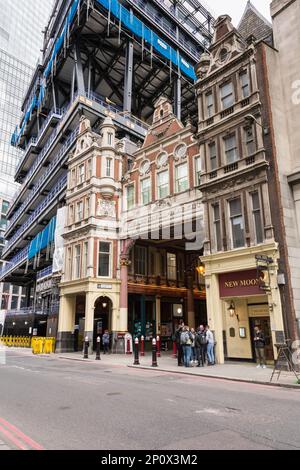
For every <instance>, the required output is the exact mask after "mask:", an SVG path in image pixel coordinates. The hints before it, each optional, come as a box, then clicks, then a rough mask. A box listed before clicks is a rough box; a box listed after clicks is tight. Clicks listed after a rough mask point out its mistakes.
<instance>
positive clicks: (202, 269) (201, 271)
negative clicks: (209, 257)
mask: <svg viewBox="0 0 300 470" xmlns="http://www.w3.org/2000/svg"><path fill="white" fill-rule="evenodd" d="M196 271H197V273H198V274H199V275H200V276H205V266H204V264H203V263H202V261H201V262H200V264H199V266H197V267H196Z"/></svg>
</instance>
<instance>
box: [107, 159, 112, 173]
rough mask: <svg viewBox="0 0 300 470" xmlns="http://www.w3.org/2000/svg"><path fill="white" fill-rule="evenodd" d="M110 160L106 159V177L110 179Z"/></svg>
mask: <svg viewBox="0 0 300 470" xmlns="http://www.w3.org/2000/svg"><path fill="white" fill-rule="evenodd" d="M112 161H113V160H112V158H107V159H106V176H107V177H111V176H112Z"/></svg>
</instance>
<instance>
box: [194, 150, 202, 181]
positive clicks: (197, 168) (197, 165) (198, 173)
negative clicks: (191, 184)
mask: <svg viewBox="0 0 300 470" xmlns="http://www.w3.org/2000/svg"><path fill="white" fill-rule="evenodd" d="M201 171H202V164H201V157H197V158H195V184H196V186H198V185H200V184H201Z"/></svg>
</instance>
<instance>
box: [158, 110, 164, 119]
mask: <svg viewBox="0 0 300 470" xmlns="http://www.w3.org/2000/svg"><path fill="white" fill-rule="evenodd" d="M159 115H160V119H162V118H163V117H164V111H163V109H161V110H160V111H159Z"/></svg>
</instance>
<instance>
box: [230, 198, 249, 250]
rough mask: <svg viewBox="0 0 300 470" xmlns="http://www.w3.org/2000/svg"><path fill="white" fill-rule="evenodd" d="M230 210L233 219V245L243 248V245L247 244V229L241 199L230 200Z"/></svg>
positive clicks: (231, 219)
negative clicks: (245, 228)
mask: <svg viewBox="0 0 300 470" xmlns="http://www.w3.org/2000/svg"><path fill="white" fill-rule="evenodd" d="M229 210H230V221H231V234H232V247H233V248H242V247H243V246H245V230H244V217H243V210H242V202H241V199H240V198H236V199H233V200H232V201H230V202H229Z"/></svg>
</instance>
